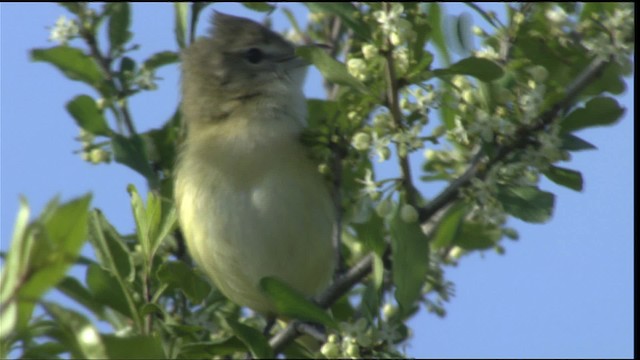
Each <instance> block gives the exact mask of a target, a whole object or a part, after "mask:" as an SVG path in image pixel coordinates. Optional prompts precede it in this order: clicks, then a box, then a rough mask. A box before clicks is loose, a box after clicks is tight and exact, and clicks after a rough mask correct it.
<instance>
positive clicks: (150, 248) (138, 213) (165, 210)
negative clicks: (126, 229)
mask: <svg viewBox="0 0 640 360" xmlns="http://www.w3.org/2000/svg"><path fill="white" fill-rule="evenodd" d="M127 190H128V191H129V194H131V207H132V210H133V215H134V219H135V221H136V231H137V234H138V240H139V241H140V245H141V247H142V254H143V255H144V260H145V266H150V265H151V263H152V261H153V257H154V256H155V253H156V251H157V250H158V247H159V246H160V244H162V240H164V239H165V237H166V236H167V235H168V234H169V233H170V232H171V231H172V230H173V228H174V227H175V225H176V222H177V217H176V212H175V208H174V207H173V206H171V204H169V203H167V204H165V206H163V204H162V200H161V199H160V198H159V197H158V196H157V195H156V194H154V193H153V192H148V193H147V206H146V207H145V205H144V203H143V201H142V198H140V195H139V194H138V191H137V189H136V188H135V186H133V185H129V186H128V187H127Z"/></svg>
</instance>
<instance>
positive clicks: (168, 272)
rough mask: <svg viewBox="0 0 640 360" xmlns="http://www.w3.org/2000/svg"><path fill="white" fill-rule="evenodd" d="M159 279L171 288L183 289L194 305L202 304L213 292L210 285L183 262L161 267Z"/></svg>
mask: <svg viewBox="0 0 640 360" xmlns="http://www.w3.org/2000/svg"><path fill="white" fill-rule="evenodd" d="M157 275H158V279H159V280H160V281H162V282H163V283H165V284H168V285H169V286H171V287H174V288H178V289H181V290H182V291H183V292H184V294H185V295H186V296H187V297H188V298H189V300H191V302H193V303H194V304H200V303H202V301H203V300H204V299H205V298H206V297H207V295H208V294H209V292H210V291H211V286H210V285H209V283H208V282H207V281H206V280H205V279H203V278H202V277H201V276H199V275H198V274H197V273H196V272H195V271H193V269H192V268H190V267H188V266H187V265H186V264H185V263H184V262H182V261H170V262H165V263H163V264H162V265H160V268H159V269H158V272H157Z"/></svg>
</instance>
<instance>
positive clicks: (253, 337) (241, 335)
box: [226, 318, 273, 359]
mask: <svg viewBox="0 0 640 360" xmlns="http://www.w3.org/2000/svg"><path fill="white" fill-rule="evenodd" d="M226 321H227V324H228V325H229V327H230V328H231V330H232V331H233V333H234V334H235V335H236V336H237V337H238V339H240V341H242V342H243V343H244V344H245V345H246V346H247V348H249V351H251V354H252V355H253V356H254V357H255V358H257V359H272V358H273V349H271V346H269V342H268V341H267V339H266V338H265V337H264V335H263V334H262V332H260V331H258V330H256V329H254V328H252V327H250V326H247V325H245V324H242V323H239V322H238V321H236V320H235V319H233V318H227V319H226Z"/></svg>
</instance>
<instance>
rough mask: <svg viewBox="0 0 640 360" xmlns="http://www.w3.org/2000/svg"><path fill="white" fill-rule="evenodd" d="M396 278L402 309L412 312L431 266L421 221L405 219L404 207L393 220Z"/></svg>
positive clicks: (394, 278) (398, 210)
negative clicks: (402, 215)
mask: <svg viewBox="0 0 640 360" xmlns="http://www.w3.org/2000/svg"><path fill="white" fill-rule="evenodd" d="M391 253H392V256H393V265H392V278H393V283H394V285H395V286H396V291H395V298H396V300H397V301H398V305H399V306H400V312H401V313H402V314H403V315H408V314H409V313H410V312H411V309H412V308H413V307H414V304H415V302H416V301H417V300H418V299H419V297H420V294H421V290H422V286H423V284H424V282H425V279H426V275H427V271H428V269H429V266H428V263H429V242H428V239H427V236H426V235H425V234H424V232H423V231H422V228H421V227H420V224H419V223H418V222H413V223H406V222H404V221H403V220H402V219H401V216H400V207H398V208H397V209H396V213H395V216H394V217H393V219H392V220H391Z"/></svg>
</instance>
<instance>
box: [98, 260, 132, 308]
mask: <svg viewBox="0 0 640 360" xmlns="http://www.w3.org/2000/svg"><path fill="white" fill-rule="evenodd" d="M86 282H87V287H88V288H89V291H90V292H91V294H92V295H93V298H94V299H96V300H97V301H99V302H100V303H102V304H104V305H106V306H109V307H110V308H112V309H114V310H116V311H118V312H120V313H121V314H123V315H125V316H127V317H130V318H134V316H137V315H138V314H137V310H136V308H135V305H134V304H133V303H132V301H131V299H127V294H126V292H125V291H127V290H124V289H123V288H122V286H121V284H122V283H121V282H119V281H118V280H117V279H116V277H115V276H114V275H113V274H111V273H109V272H108V271H106V270H104V269H102V268H101V267H100V266H98V265H96V264H92V265H89V268H88V269H87V278H86Z"/></svg>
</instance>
